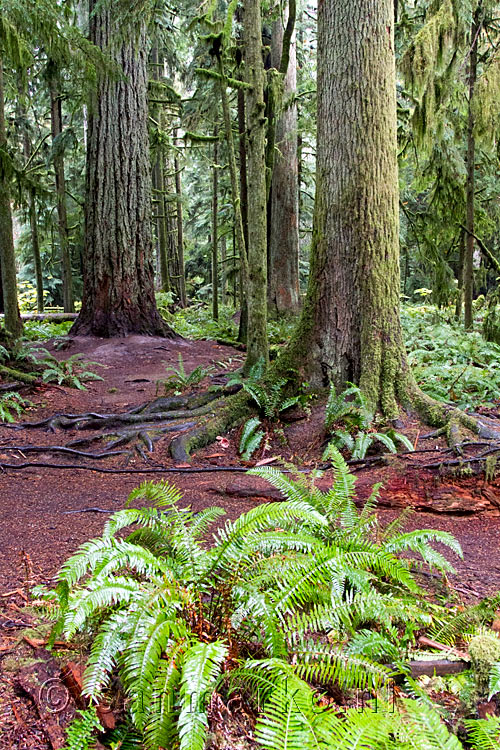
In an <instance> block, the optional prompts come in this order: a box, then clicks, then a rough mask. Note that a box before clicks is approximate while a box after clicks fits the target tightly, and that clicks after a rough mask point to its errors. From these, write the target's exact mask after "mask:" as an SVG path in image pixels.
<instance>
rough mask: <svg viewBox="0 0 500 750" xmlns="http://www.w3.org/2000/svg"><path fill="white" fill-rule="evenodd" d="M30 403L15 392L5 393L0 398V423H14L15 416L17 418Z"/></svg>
mask: <svg viewBox="0 0 500 750" xmlns="http://www.w3.org/2000/svg"><path fill="white" fill-rule="evenodd" d="M29 406H32V402H31V401H29V400H28V399H27V398H23V397H22V396H20V395H19V393H16V392H15V391H7V393H4V394H3V395H2V396H0V422H10V423H12V422H15V421H16V418H15V416H14V415H15V414H16V415H17V416H18V417H19V416H21V414H22V413H23V412H24V411H25V409H27V408H28V407H29Z"/></svg>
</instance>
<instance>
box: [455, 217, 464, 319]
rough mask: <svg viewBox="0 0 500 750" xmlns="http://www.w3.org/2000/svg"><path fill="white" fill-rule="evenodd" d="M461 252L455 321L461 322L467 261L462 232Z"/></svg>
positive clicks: (462, 233)
mask: <svg viewBox="0 0 500 750" xmlns="http://www.w3.org/2000/svg"><path fill="white" fill-rule="evenodd" d="M459 247H460V250H459V256H458V270H457V282H458V283H457V301H456V303H455V320H456V321H460V319H461V317H462V302H463V294H464V260H465V232H464V231H463V230H462V231H461V232H460V245H459Z"/></svg>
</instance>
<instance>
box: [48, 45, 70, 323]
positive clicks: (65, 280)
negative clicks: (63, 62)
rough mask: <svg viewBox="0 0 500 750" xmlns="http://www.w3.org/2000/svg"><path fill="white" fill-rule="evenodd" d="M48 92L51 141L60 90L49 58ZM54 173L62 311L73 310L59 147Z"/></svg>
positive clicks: (58, 121) (58, 126)
mask: <svg viewBox="0 0 500 750" xmlns="http://www.w3.org/2000/svg"><path fill="white" fill-rule="evenodd" d="M47 72H48V80H49V93H50V122H51V130H52V143H54V140H55V139H56V138H57V137H58V136H60V135H61V134H62V107H61V92H60V90H59V82H58V74H57V68H56V66H55V63H53V62H52V61H51V60H49V63H48V65H47ZM53 164H54V173H55V178H56V195H57V226H58V230H59V245H60V251H61V268H62V286H63V301H64V302H63V304H64V312H74V311H75V303H74V299H73V272H72V270H71V251H70V247H69V232H68V216H67V211H66V181H65V177H64V156H63V153H62V151H61V150H60V149H58V148H55V149H54V157H53Z"/></svg>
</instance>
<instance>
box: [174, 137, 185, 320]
mask: <svg viewBox="0 0 500 750" xmlns="http://www.w3.org/2000/svg"><path fill="white" fill-rule="evenodd" d="M176 141H177V130H175V131H174V143H176ZM174 170H175V199H176V203H175V205H176V220H177V257H178V258H179V273H180V279H179V302H180V304H181V307H186V306H187V294H186V268H185V264H184V224H183V216H182V176H181V168H180V163H179V157H178V156H175V157H174Z"/></svg>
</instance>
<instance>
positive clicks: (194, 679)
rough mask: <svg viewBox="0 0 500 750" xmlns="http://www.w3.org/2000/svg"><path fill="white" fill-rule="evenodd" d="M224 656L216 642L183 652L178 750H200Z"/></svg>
mask: <svg viewBox="0 0 500 750" xmlns="http://www.w3.org/2000/svg"><path fill="white" fill-rule="evenodd" d="M226 656H227V646H225V645H224V644H223V643H221V642H220V641H214V642H213V643H194V644H193V645H192V646H190V647H189V649H188V650H187V651H186V653H185V655H184V662H183V665H182V675H181V691H180V697H181V710H180V714H179V722H178V726H179V737H180V750H203V749H204V747H205V740H206V735H207V730H208V717H207V705H208V702H209V700H210V697H211V695H212V691H213V689H214V686H215V683H216V680H217V679H218V677H219V675H220V673H221V668H222V664H223V662H224V660H225V658H226Z"/></svg>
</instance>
